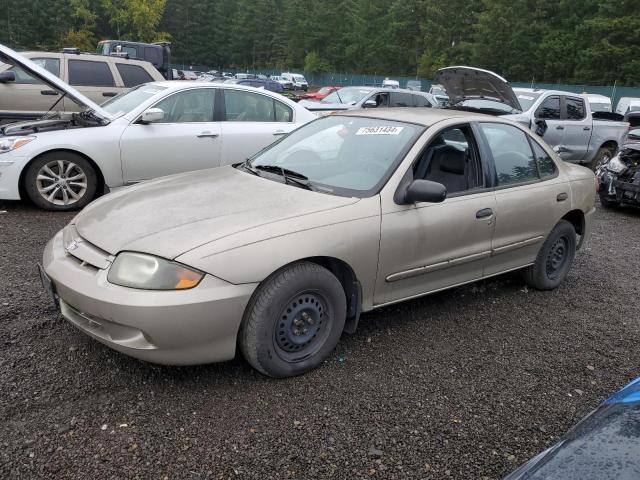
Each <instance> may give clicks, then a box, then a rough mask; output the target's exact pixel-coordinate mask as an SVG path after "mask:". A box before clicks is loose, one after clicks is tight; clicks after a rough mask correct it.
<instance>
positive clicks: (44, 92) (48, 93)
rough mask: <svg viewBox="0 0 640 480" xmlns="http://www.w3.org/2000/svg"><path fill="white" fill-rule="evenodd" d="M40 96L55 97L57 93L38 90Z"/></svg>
mask: <svg viewBox="0 0 640 480" xmlns="http://www.w3.org/2000/svg"><path fill="white" fill-rule="evenodd" d="M40 95H52V96H56V95H58V92H56V91H55V90H40Z"/></svg>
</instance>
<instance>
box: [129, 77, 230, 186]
mask: <svg viewBox="0 0 640 480" xmlns="http://www.w3.org/2000/svg"><path fill="white" fill-rule="evenodd" d="M216 90H217V89H216V88H210V87H200V88H190V89H186V90H182V91H178V92H175V93H172V94H170V95H169V96H167V97H165V98H163V99H162V100H160V101H158V102H157V103H156V104H155V105H153V107H152V108H159V109H161V110H162V111H163V112H164V114H165V116H164V118H163V119H162V120H160V121H158V122H153V123H149V124H143V123H140V122H139V121H135V122H133V123H131V124H130V125H129V126H128V127H127V128H126V129H125V131H124V133H123V134H122V137H121V139H120V152H121V153H120V156H121V159H122V170H123V174H124V179H125V182H127V183H134V182H139V181H141V180H146V179H150V178H156V177H160V176H163V175H171V174H173V173H180V172H187V171H191V170H201V169H204V168H211V167H217V166H219V165H220V145H221V138H220V133H221V132H220V122H218V121H216V117H215V103H216Z"/></svg>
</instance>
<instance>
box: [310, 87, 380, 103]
mask: <svg viewBox="0 0 640 480" xmlns="http://www.w3.org/2000/svg"><path fill="white" fill-rule="evenodd" d="M371 92H372V89H371V88H360V87H345V88H341V89H340V93H338V92H337V91H336V92H333V93H331V94H329V95H327V96H326V97H324V98H323V99H322V100H320V102H321V103H353V104H356V103H358V102H359V101H360V100H362V99H363V98H364V97H366V96H367V95H369V94H370V93H371Z"/></svg>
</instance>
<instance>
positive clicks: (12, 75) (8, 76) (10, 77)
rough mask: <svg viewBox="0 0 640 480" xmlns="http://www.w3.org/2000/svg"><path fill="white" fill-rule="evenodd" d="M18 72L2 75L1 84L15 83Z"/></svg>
mask: <svg viewBox="0 0 640 480" xmlns="http://www.w3.org/2000/svg"><path fill="white" fill-rule="evenodd" d="M15 81H16V72H11V71H8V72H2V73H0V83H7V82H15Z"/></svg>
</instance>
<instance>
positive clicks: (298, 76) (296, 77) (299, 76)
mask: <svg viewBox="0 0 640 480" xmlns="http://www.w3.org/2000/svg"><path fill="white" fill-rule="evenodd" d="M293 79H294V80H295V81H296V82H305V83H306V82H307V80H306V79H305V78H304V77H303V76H302V75H294V76H293Z"/></svg>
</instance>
